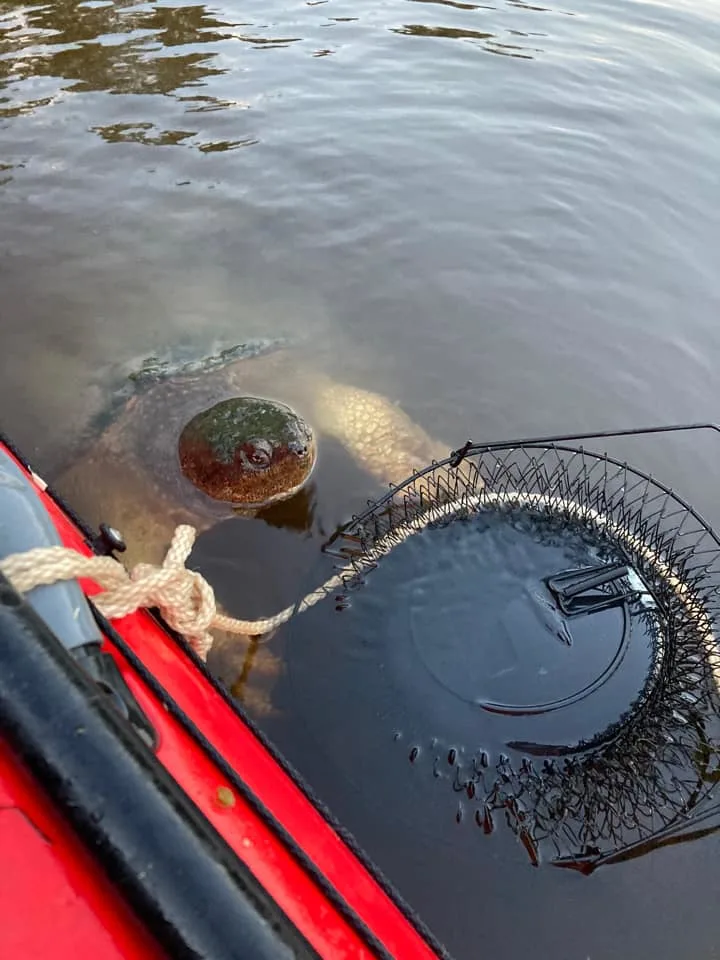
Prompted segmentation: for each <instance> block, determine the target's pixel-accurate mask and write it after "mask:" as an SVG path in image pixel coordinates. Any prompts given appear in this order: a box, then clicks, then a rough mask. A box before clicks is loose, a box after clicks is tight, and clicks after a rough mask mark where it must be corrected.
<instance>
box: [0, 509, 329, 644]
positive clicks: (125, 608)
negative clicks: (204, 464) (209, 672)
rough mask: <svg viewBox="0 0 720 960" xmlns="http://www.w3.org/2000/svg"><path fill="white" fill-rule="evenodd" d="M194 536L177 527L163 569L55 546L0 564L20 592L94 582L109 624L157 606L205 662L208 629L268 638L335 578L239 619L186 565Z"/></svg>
mask: <svg viewBox="0 0 720 960" xmlns="http://www.w3.org/2000/svg"><path fill="white" fill-rule="evenodd" d="M196 536H197V533H196V531H195V528H194V527H191V526H188V525H185V524H182V525H180V526H179V527H177V528H176V529H175V533H174V534H173V538H172V541H171V543H170V548H169V549H168V552H167V554H166V556H165V559H164V560H163V562H162V565H161V566H159V567H156V566H153V565H152V564H150V563H138V564H137V565H136V566H135V567H134V568H133V569H132V571H131V572H130V573H128V571H127V570H126V569H125V567H124V566H123V565H122V564H121V563H119V562H118V561H117V560H115V559H114V558H113V557H86V556H83V555H82V554H81V553H78V552H77V551H75V550H72V549H70V548H69V547H59V546H57V547H35V548H33V549H31V550H28V551H27V552H25V553H17V554H12V555H11V556H9V557H5V559H4V560H0V570H1V571H2V572H3V573H4V574H5V576H6V577H7V578H8V579H9V580H10V581H11V583H12V584H13V586H14V587H15V589H16V590H18V591H19V592H20V593H28V592H29V591H30V590H33V589H34V588H35V587H39V586H43V585H48V584H51V583H56V582H57V581H59V580H73V579H75V578H76V577H86V578H88V579H90V580H94V581H95V583H97V584H98V586H100V587H102V588H103V590H102V592H101V593H99V594H96V595H95V596H94V597H93V601H94V603H95V605H96V606H97V608H98V610H99V611H100V612H101V613H102V614H103V616H105V617H107V618H108V620H115V619H117V618H118V617H126V616H128V614H131V613H134V612H135V611H136V610H139V609H140V608H141V607H156V608H157V609H158V610H159V611H160V613H161V614H162V616H163V618H164V619H165V621H166V622H167V623H168V624H169V626H171V627H172V628H173V630H176V631H177V632H178V633H179V634H181V635H182V636H183V637H185V639H186V640H187V641H188V643H190V644H191V645H192V646H193V647H194V649H195V650H196V652H197V653H198V654H199V655H200V656H201V657H202V658H203V659H205V658H206V657H207V654H208V651H209V650H210V647H211V646H212V644H213V636H212V634H211V633H210V630H211V629H213V628H214V629H216V630H225V631H227V632H228V633H231V634H236V635H239V636H243V637H258V636H263V635H267V634H270V633H272V632H273V631H274V630H275V629H276V628H277V627H278V626H280V625H281V624H283V623H286V622H287V621H288V620H289V619H290V617H292V616H293V615H294V614H295V613H296V612H299V610H304V609H307V608H308V607H309V606H312V605H313V604H314V603H317V601H318V600H320V599H321V598H322V597H323V596H325V595H326V593H327V591H328V589H329V588H331V587H333V586H334V585H335V582H336V581H337V578H333V580H332V581H330V582H329V583H327V584H325V586H324V587H323V588H321V589H320V590H316V591H314V592H313V593H311V594H309V595H308V596H307V597H305V599H304V600H303V602H302V603H301V604H300V606H299V607H296V606H291V607H286V608H285V610H281V611H280V613H278V614H276V615H275V616H274V617H266V618H264V619H260V620H237V619H236V618H235V617H228V616H225V615H224V614H221V613H218V611H217V605H216V603H215V594H214V593H213V589H212V587H211V586H210V584H209V583H208V582H207V580H205V578H204V577H203V576H202V574H200V573H198V572H197V571H195V570H188V568H187V567H186V566H185V563H186V561H187V559H188V557H189V556H190V553H191V551H192V548H193V544H194V543H195V537H196Z"/></svg>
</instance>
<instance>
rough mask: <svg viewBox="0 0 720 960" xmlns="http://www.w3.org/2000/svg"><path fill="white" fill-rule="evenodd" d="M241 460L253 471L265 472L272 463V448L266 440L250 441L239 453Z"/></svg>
mask: <svg viewBox="0 0 720 960" xmlns="http://www.w3.org/2000/svg"><path fill="white" fill-rule="evenodd" d="M241 457H242V459H243V460H244V461H245V462H246V463H247V465H248V466H249V467H251V468H252V469H254V470H266V469H267V468H268V467H269V466H270V464H271V462H272V447H271V446H270V444H269V443H268V442H267V440H251V441H250V442H249V443H248V444H247V445H246V447H245V449H243V450H242V451H241Z"/></svg>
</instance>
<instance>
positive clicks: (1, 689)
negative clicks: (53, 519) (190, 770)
mask: <svg viewBox="0 0 720 960" xmlns="http://www.w3.org/2000/svg"><path fill="white" fill-rule="evenodd" d="M0 734H1V735H2V736H3V737H4V738H5V739H6V741H7V743H8V745H9V747H10V749H11V750H12V751H13V753H14V754H15V755H16V756H17V757H18V759H19V760H20V761H21V763H23V765H25V766H26V767H27V769H28V770H29V772H30V773H31V774H32V775H33V776H34V777H35V779H36V781H37V782H38V784H39V786H40V787H41V788H42V790H43V791H44V792H45V793H46V794H47V795H48V797H49V798H50V800H51V801H52V803H53V804H54V806H55V808H56V809H58V810H59V811H60V812H61V813H62V814H63V815H64V817H65V818H66V820H67V821H68V822H69V823H70V824H71V826H72V827H73V829H74V830H75V832H76V833H77V835H78V836H79V837H80V839H81V840H82V841H83V842H84V843H85V844H86V846H87V848H88V850H89V852H90V853H91V855H92V856H93V857H94V858H95V859H96V860H97V862H98V863H99V864H100V865H101V867H102V869H103V871H104V872H105V874H106V875H107V876H108V878H109V879H110V880H111V882H113V883H114V884H115V885H116V887H117V888H118V890H119V891H120V893H121V894H122V896H123V897H124V898H125V900H126V901H127V902H128V903H129V905H130V906H131V907H132V908H133V909H134V911H135V912H136V914H137V915H138V917H139V918H140V920H141V921H142V923H143V924H144V925H145V927H146V928H147V930H148V931H149V932H150V933H151V934H152V935H153V936H154V937H155V938H156V939H157V941H158V943H159V944H160V945H161V947H162V948H163V949H165V950H166V951H167V953H168V955H169V956H171V957H172V958H173V960H199V958H208V960H210V958H212V960H225V958H228V960H231V958H236V957H239V956H242V957H243V958H247V960H282V958H290V957H294V958H303V960H306V958H307V960H309V958H313V960H315V958H318V957H319V955H318V954H317V952H316V951H315V950H314V949H313V948H312V947H311V945H310V944H309V943H308V942H307V941H306V940H305V938H304V937H303V936H302V934H301V933H300V932H299V931H298V930H297V929H296V928H295V926H294V925H293V924H292V923H291V922H290V920H289V919H288V917H287V916H286V915H285V914H284V913H283V912H282V911H281V909H280V907H279V906H278V905H277V904H276V903H275V901H274V900H272V898H271V897H270V896H269V894H268V893H267V891H266V890H265V889H264V888H263V887H262V886H261V885H260V884H259V883H258V881H257V880H256V878H255V877H254V876H253V874H252V873H251V872H250V870H249V869H248V868H247V866H246V865H245V864H244V863H243V862H242V861H241V860H240V859H239V858H238V857H237V856H236V855H235V853H234V851H233V850H232V849H231V848H230V847H229V846H228V844H227V843H226V842H225V840H224V839H223V838H222V837H221V836H220V834H219V833H218V832H217V831H216V830H215V828H214V827H213V826H212V824H211V823H210V822H209V821H208V820H207V819H206V818H205V816H204V815H203V814H202V812H201V811H200V810H199V809H198V808H197V807H196V806H195V804H194V803H193V802H192V800H191V799H190V798H189V797H188V796H187V794H186V793H184V791H182V790H181V789H180V787H179V785H178V784H177V783H176V781H175V780H174V779H173V778H172V777H171V776H170V774H169V773H168V772H167V770H166V769H165V768H164V767H163V766H162V765H161V764H160V763H159V762H158V760H157V759H156V757H155V756H154V755H153V753H152V752H151V751H150V750H149V749H148V748H147V747H146V746H145V745H144V744H143V743H142V742H141V741H140V740H139V738H138V737H136V736H134V735H133V734H132V732H131V731H130V730H129V729H128V727H127V725H126V724H124V723H123V722H122V721H121V719H120V718H119V717H118V715H117V714H116V712H115V711H114V710H113V709H112V708H111V707H110V706H109V705H108V703H107V702H106V698H104V697H103V696H102V695H100V694H99V693H98V690H97V688H96V687H95V685H94V684H93V683H92V681H91V680H89V679H88V677H87V676H86V675H85V673H84V672H83V671H82V670H81V669H80V668H79V667H78V665H77V664H76V663H75V661H74V660H73V659H72V657H71V656H70V654H69V653H68V651H67V650H65V648H64V647H63V645H62V644H61V643H60V641H59V640H58V639H57V638H56V637H55V636H54V634H53V633H52V632H51V631H50V629H49V627H48V626H47V624H46V623H45V622H44V621H43V620H42V619H41V618H40V617H39V616H38V615H37V613H36V612H35V611H34V610H33V609H32V607H31V606H30V605H29V604H28V603H27V602H26V601H25V600H24V598H23V597H21V596H20V594H18V593H17V592H16V591H15V590H14V589H13V587H12V586H11V585H10V583H9V582H8V581H7V580H6V579H5V577H3V576H2V575H0Z"/></svg>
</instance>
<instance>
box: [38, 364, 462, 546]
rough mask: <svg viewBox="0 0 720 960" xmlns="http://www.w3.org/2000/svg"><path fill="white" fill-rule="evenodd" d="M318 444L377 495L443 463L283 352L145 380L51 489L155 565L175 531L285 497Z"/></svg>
mask: <svg viewBox="0 0 720 960" xmlns="http://www.w3.org/2000/svg"><path fill="white" fill-rule="evenodd" d="M253 404H255V408H254V415H255V420H254V421H253V422H252V423H250V422H249V421H248V417H249V414H250V413H253V410H252V409H251V407H252V405H253ZM238 409H241V411H242V413H243V416H244V418H245V419H244V420H243V421H242V423H241V424H240V426H239V427H238V424H237V422H234V420H233V417H234V416H235V415H236V414H237V413H238ZM236 419H237V418H236ZM250 419H251V420H252V417H250ZM238 430H239V431H240V432H239V434H238ZM313 434H314V436H313ZM323 437H330V438H333V439H334V440H336V441H339V442H340V443H341V444H342V445H343V446H344V447H345V449H346V450H347V451H348V453H349V454H350V455H351V457H352V458H353V459H354V461H355V462H356V463H357V464H358V466H360V467H361V468H362V469H363V470H365V471H366V472H367V473H368V474H370V475H371V476H372V477H374V478H375V479H376V480H377V481H378V482H380V483H382V484H387V483H399V482H400V481H402V480H403V479H405V478H406V477H407V476H409V475H410V474H411V473H412V472H413V470H414V469H417V468H421V467H423V466H425V465H427V464H428V463H429V462H430V461H431V460H432V459H433V458H437V457H442V456H446V455H447V452H448V448H447V447H445V446H444V445H442V444H439V443H438V442H436V441H434V440H433V439H432V438H431V437H430V436H428V434H427V433H426V432H425V431H424V430H423V429H422V428H421V427H419V426H417V425H416V424H415V423H413V422H412V421H411V420H410V418H409V417H408V416H407V415H406V414H405V413H404V412H403V411H402V410H401V409H400V408H399V407H397V406H396V405H395V404H393V403H391V402H390V401H389V400H387V399H386V398H385V397H382V396H380V395H379V394H377V393H373V392H371V391H366V390H362V389H359V388H357V387H352V386H347V385H345V384H341V383H337V382H335V381H333V380H332V379H330V378H329V377H327V376H326V375H324V374H322V373H318V372H314V371H312V370H310V369H308V368H307V366H306V365H303V363H302V362H301V360H300V358H299V356H298V355H297V354H296V353H294V352H293V351H291V350H289V349H287V348H282V349H274V350H272V351H271V352H265V353H263V354H261V355H257V356H251V357H249V358H248V357H241V358H240V359H231V360H229V361H227V362H223V363H217V362H215V363H212V362H210V363H208V366H207V368H205V369H203V368H200V369H197V370H196V371H195V372H193V373H179V374H177V375H169V376H166V377H164V378H162V379H157V380H155V381H151V382H150V383H149V384H148V385H146V386H144V387H142V388H140V389H138V391H137V392H136V393H135V394H134V395H133V396H132V397H131V398H130V399H129V400H128V401H127V403H126V404H125V406H124V408H123V409H121V410H120V412H119V414H118V415H117V416H116V417H115V419H114V420H113V422H112V423H111V424H110V425H109V426H108V427H107V428H106V429H105V430H104V432H103V433H102V434H101V436H100V437H99V438H97V439H96V440H95V441H94V442H93V443H92V445H91V447H90V449H89V451H88V452H87V453H86V454H85V455H84V456H82V457H81V458H80V459H79V460H77V461H76V462H75V463H74V464H73V466H72V467H70V469H69V470H67V471H66V472H65V473H64V474H63V475H62V476H61V477H60V478H59V479H58V481H57V484H56V486H57V488H58V490H59V492H60V493H61V494H63V495H64V496H65V497H66V498H67V499H68V501H69V502H70V503H72V504H73V506H74V507H75V508H76V509H77V510H78V511H79V512H80V513H81V514H82V515H83V516H84V517H85V518H86V519H87V520H88V522H90V523H92V524H95V525H97V524H99V523H100V522H105V523H109V524H111V525H113V526H115V527H117V528H118V529H119V530H121V531H122V533H123V535H124V537H125V540H126V541H127V543H128V553H127V560H128V562H129V563H130V564H133V563H135V562H136V561H139V560H143V561H146V562H150V563H158V562H160V561H161V559H162V557H163V556H164V553H165V551H166V549H167V547H168V544H169V542H170V538H171V536H172V532H173V530H174V529H175V527H176V526H177V524H179V523H189V524H192V525H193V526H195V527H196V528H198V530H200V531H202V530H203V529H206V528H207V527H209V526H211V525H212V524H214V523H216V522H217V521H218V520H221V519H223V518H225V517H229V516H232V515H233V513H237V512H238V510H239V509H241V510H242V512H243V513H244V514H245V515H247V513H248V511H255V510H257V509H260V508H261V507H263V506H265V505H267V504H268V503H270V502H273V501H275V500H278V499H281V498H283V497H289V496H292V495H293V493H295V492H297V491H298V490H299V489H301V488H302V487H303V485H304V484H305V483H306V482H307V479H308V477H309V475H310V473H311V472H312V468H313V466H314V460H315V454H316V440H317V443H318V446H320V447H321V446H322V438H323ZM213 444H214V447H213V449H210V447H211V446H212V445H213ZM223 457H225V460H226V462H225V464H224V465H223V463H222V462H221V461H222V459H223ZM264 461H265V462H264ZM268 462H269V465H270V467H271V469H268ZM254 467H257V468H258V469H257V470H254ZM350 508H351V504H348V509H350Z"/></svg>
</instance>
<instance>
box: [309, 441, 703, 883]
mask: <svg viewBox="0 0 720 960" xmlns="http://www.w3.org/2000/svg"><path fill="white" fill-rule="evenodd" d="M323 563H324V564H326V568H325V574H327V572H328V570H329V569H330V567H332V569H334V570H335V572H336V573H338V574H339V577H340V581H341V583H342V586H341V587H340V588H339V589H336V590H335V591H334V594H333V596H334V603H332V604H330V608H329V612H328V611H327V610H325V611H324V612H323V613H322V614H321V612H320V610H319V609H318V610H316V611H315V612H314V613H304V614H303V615H302V616H301V617H296V618H294V620H293V621H292V623H291V627H292V629H293V630H303V631H304V636H305V638H306V640H307V643H308V644H312V642H314V638H315V637H316V636H317V634H318V632H322V631H323V630H324V631H325V633H327V623H325V624H324V625H323V624H321V623H320V620H319V619H317V618H319V617H320V616H323V617H325V618H327V617H332V618H335V619H333V620H332V624H331V629H332V631H333V633H334V637H335V642H336V645H337V646H339V647H342V646H343V645H346V646H347V648H348V649H350V650H351V651H352V653H351V656H352V663H350V664H349V666H347V665H346V667H345V668H344V669H346V670H349V671H350V673H349V675H348V677H349V679H348V683H347V687H346V689H345V691H344V692H341V693H340V694H338V696H339V697H340V699H343V698H344V699H345V700H346V702H347V703H348V704H349V706H348V709H352V704H353V702H355V701H357V703H359V702H360V700H359V698H364V699H363V701H362V704H363V705H361V707H360V709H361V710H364V711H365V715H366V716H367V717H368V718H369V719H368V722H369V723H370V725H371V726H372V724H375V723H376V720H377V717H378V716H380V715H381V714H382V721H381V722H380V721H378V722H377V726H376V727H375V728H374V729H378V730H379V729H380V726H382V725H384V726H385V727H392V726H393V723H394V720H395V718H396V717H399V716H400V715H402V722H401V721H398V723H397V724H396V727H397V730H396V731H395V733H394V734H393V738H394V740H395V741H396V742H395V747H396V748H397V749H398V750H402V751H404V752H405V756H406V762H407V763H408V764H410V765H411V766H414V767H415V768H416V769H419V768H420V767H421V766H422V767H424V769H425V771H426V774H427V775H430V773H431V775H432V778H433V780H435V781H438V780H439V781H440V782H441V783H442V784H443V785H444V788H446V789H447V791H448V794H449V795H454V796H455V801H458V800H461V801H462V802H461V803H459V805H458V804H456V809H457V811H458V813H457V817H458V819H460V816H461V815H462V816H463V817H465V818H467V819H470V820H471V822H472V821H474V823H475V824H476V825H477V827H478V828H479V834H480V835H482V834H483V833H486V834H487V833H492V832H493V831H494V830H495V829H496V827H497V826H498V825H501V824H502V823H503V822H504V823H506V824H507V825H508V826H509V827H510V829H511V830H512V831H513V832H514V833H515V835H516V836H517V838H518V839H519V841H521V842H522V844H523V846H524V847H525V849H526V851H527V854H528V856H529V857H530V860H531V862H533V863H535V864H538V863H540V862H542V861H545V862H547V861H549V862H552V863H555V864H557V865H561V866H568V867H574V868H576V869H579V870H583V871H586V872H589V871H591V870H593V869H595V868H596V867H597V866H598V865H600V864H602V863H609V862H614V861H617V860H619V859H623V858H629V857H632V856H637V855H640V854H641V853H644V852H647V851H648V850H650V849H653V848H655V847H657V846H659V845H664V844H670V843H674V842H680V841H681V840H685V839H688V838H690V837H693V836H698V835H702V834H703V833H707V832H711V831H712V830H714V829H717V828H718V826H720V794H719V793H718V789H719V788H718V782H719V781H720V752H719V745H720V725H719V723H718V707H719V703H720V700H719V697H718V689H719V687H720V656H719V654H718V640H717V637H716V632H715V631H716V622H717V615H718V607H719V604H720V598H719V595H718V583H719V581H718V576H719V573H720V543H719V542H718V539H717V537H716V536H715V534H714V533H713V532H712V530H711V529H710V528H709V526H708V525H707V524H706V523H705V522H704V521H703V520H702V518H701V517H700V516H699V515H698V514H697V513H696V512H695V511H694V510H693V509H692V508H691V507H690V506H689V505H688V504H687V503H685V502H684V501H683V500H682V499H681V498H680V497H678V496H677V495H675V494H674V493H673V492H672V491H671V490H670V489H669V488H667V487H665V486H663V484H662V483H660V482H658V481H656V480H654V479H652V478H651V477H650V476H648V475H646V474H644V473H642V472H641V471H639V470H636V469H633V468H631V467H630V466H628V465H627V464H625V463H622V462H620V461H618V460H615V459H613V458H612V457H610V456H608V455H605V454H596V453H591V452H588V451H587V450H585V449H583V448H582V447H577V446H571V445H568V444H565V443H561V442H542V441H538V442H534V441H527V442H520V443H513V444H493V445H485V446H473V445H470V444H468V445H466V446H465V448H463V449H462V450H461V451H458V452H456V454H455V455H453V457H451V458H449V459H448V460H446V461H444V462H443V463H439V464H433V465H431V466H429V467H428V468H427V469H426V470H424V471H422V472H421V473H419V474H416V475H415V476H413V477H412V478H410V479H409V480H408V481H407V482H406V483H404V484H403V485H401V486H399V487H397V488H395V489H393V490H391V491H390V493H389V494H388V495H387V496H386V497H384V498H383V499H381V500H380V501H378V502H375V503H372V504H370V505H369V508H368V509H367V510H366V511H365V512H364V513H362V514H361V515H360V516H356V517H355V518H353V520H352V521H351V522H350V523H349V524H348V525H346V526H345V527H343V528H342V529H341V530H339V531H338V532H337V533H336V534H335V535H334V536H333V537H332V538H331V539H330V540H329V542H328V543H327V544H326V546H325V548H324V558H323ZM316 574H317V571H315V572H314V573H313V576H316ZM319 606H320V607H323V606H327V605H326V604H321V605H319ZM313 617H315V618H316V619H315V620H313ZM298 640H299V642H298V645H297V646H296V645H295V641H293V643H292V647H293V649H295V650H298V651H300V652H299V653H298V655H297V658H298V663H299V666H297V667H296V668H295V669H296V676H297V677H298V682H304V681H303V678H305V679H306V680H307V681H308V682H309V683H313V682H316V681H314V680H313V679H312V678H311V677H310V671H311V669H314V670H315V672H314V675H317V673H318V670H317V669H316V668H311V667H307V668H305V667H304V666H303V665H302V662H301V661H302V658H303V657H306V658H307V657H310V659H312V652H310V653H308V652H307V651H308V647H305V648H303V646H302V642H300V641H302V638H298ZM337 655H338V656H339V654H337ZM344 655H345V656H346V657H347V653H345V654H344ZM319 656H322V657H325V658H327V664H328V666H327V669H328V670H329V671H332V670H333V669H334V668H333V665H332V658H333V657H334V656H336V654H335V653H334V652H333V650H332V649H328V646H327V645H325V646H324V647H323V648H322V652H321V653H320V654H319ZM291 668H292V665H291ZM303 670H305V673H304V674H303V672H302V671H303ZM298 671H299V672H298ZM317 683H318V687H317V690H318V691H320V690H321V688H320V686H319V684H320V681H317ZM378 684H379V685H380V686H379V687H378V689H379V690H380V692H379V693H377V694H376V695H375V696H376V698H377V699H376V700H373V699H372V696H373V695H371V694H369V693H367V692H366V691H367V689H372V687H373V685H375V686H376V687H377V685H378ZM383 684H384V685H385V687H386V688H387V690H386V694H387V695H386V696H385V699H384V700H383V696H384V695H383V693H382V685H383ZM315 695H316V696H320V695H321V694H320V693H316V694H315ZM401 700H404V701H405V703H403V704H402V706H399V705H398V703H399V701H401ZM357 703H355V706H357ZM335 715H336V716H337V713H336V714H335ZM408 717H410V718H411V719H410V720H408ZM413 717H414V718H415V719H417V721H418V726H417V728H418V729H419V728H420V726H421V725H422V721H423V720H426V721H427V720H428V718H429V722H430V725H431V726H432V728H433V730H434V731H435V733H434V735H433V736H432V737H427V738H426V739H425V740H424V741H423V740H422V738H417V737H416V738H415V739H413V738H412V736H410V737H408V736H406V734H405V733H404V732H401V729H400V728H401V727H402V730H403V731H404V730H407V729H408V728H412V726H413V721H412V718H413ZM427 728H428V724H427V723H426V725H425V727H424V729H427ZM327 736H328V737H329V736H331V733H328V734H327Z"/></svg>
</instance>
